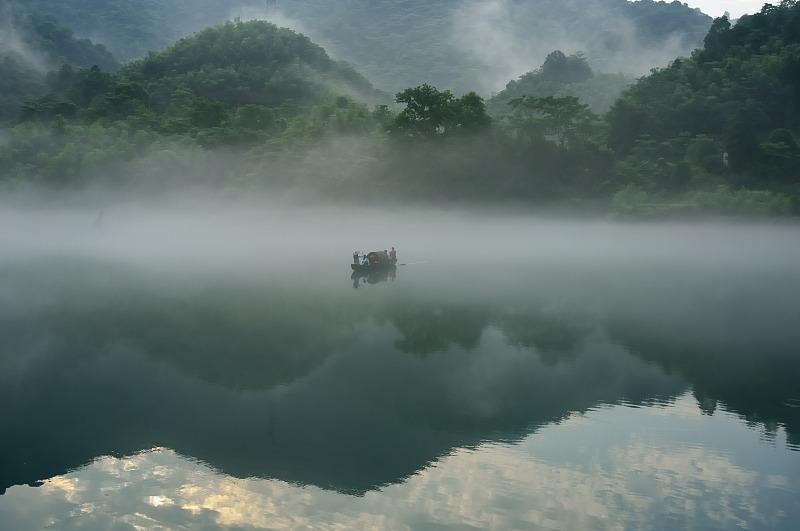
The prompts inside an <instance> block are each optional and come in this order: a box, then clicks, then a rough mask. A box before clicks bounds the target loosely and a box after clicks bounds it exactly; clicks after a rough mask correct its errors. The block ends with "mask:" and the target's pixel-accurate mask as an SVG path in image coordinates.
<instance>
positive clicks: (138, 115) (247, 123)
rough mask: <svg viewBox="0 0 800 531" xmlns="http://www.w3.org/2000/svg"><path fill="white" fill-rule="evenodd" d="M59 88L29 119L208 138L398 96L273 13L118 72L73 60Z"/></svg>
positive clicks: (263, 135) (230, 138) (339, 113)
mask: <svg viewBox="0 0 800 531" xmlns="http://www.w3.org/2000/svg"><path fill="white" fill-rule="evenodd" d="M51 86H52V87H53V89H54V90H53V93H51V94H49V95H47V96H46V97H43V98H40V99H37V100H33V101H29V102H28V103H27V104H26V105H25V106H24V107H23V109H22V116H23V118H24V119H25V120H26V121H37V122H49V121H51V120H56V121H58V120H63V119H66V120H69V121H75V122H78V123H96V122H100V123H103V124H106V125H108V124H111V123H115V122H126V123H127V124H129V125H132V126H134V127H136V128H138V129H149V130H151V131H154V132H157V133H160V134H168V135H174V134H181V135H182V134H188V135H190V136H192V137H194V138H196V139H197V140H199V141H200V142H201V143H203V144H204V145H211V144H218V143H220V142H222V143H226V144H228V145H233V144H235V145H251V144H252V143H255V142H264V141H265V140H267V139H270V138H274V137H276V136H281V135H282V134H284V133H286V132H287V131H289V132H290V133H291V132H292V131H294V133H295V134H296V136H303V135H305V134H306V132H307V131H308V130H309V129H313V130H316V129H320V128H324V127H325V126H324V124H320V123H315V124H313V125H310V123H311V122H313V121H314V120H315V119H316V118H319V119H320V120H322V121H324V122H327V121H330V120H333V121H337V123H339V124H340V125H342V126H343V127H345V125H346V124H348V123H352V122H354V121H355V122H357V121H358V120H359V116H362V115H368V110H367V107H366V105H364V104H380V103H388V101H389V100H390V99H391V98H390V97H389V96H388V95H387V94H384V93H382V92H380V91H378V90H376V89H375V88H373V87H372V85H371V84H370V83H369V81H367V80H366V79H365V78H364V77H363V76H361V75H360V74H358V72H356V71H355V70H354V69H353V68H352V67H350V66H348V65H347V64H345V63H340V62H337V61H334V60H332V59H331V58H330V57H329V56H328V55H327V53H325V50H323V49H322V48H320V47H319V46H317V45H316V44H314V43H313V42H311V41H310V40H309V39H308V38H307V37H305V36H303V35H300V34H298V33H295V32H294V31H292V30H289V29H285V28H278V27H277V26H275V25H273V24H270V23H268V22H264V21H250V22H241V21H237V22H226V23H225V24H222V25H220V26H216V27H213V28H208V29H205V30H203V31H201V32H199V33H196V34H195V35H192V36H191V37H186V38H184V39H181V40H180V41H178V42H177V43H176V44H174V45H173V46H171V47H170V48H168V49H166V50H164V51H162V52H151V53H150V54H149V55H148V56H147V57H146V58H144V59H140V60H138V61H134V62H131V63H129V64H127V65H125V66H124V67H123V68H122V69H121V70H120V71H119V72H118V73H116V74H112V73H109V72H104V71H103V70H102V69H99V68H97V67H94V68H91V69H87V70H81V71H75V70H73V69H67V68H65V69H62V70H61V71H60V72H58V74H57V75H55V76H53V78H52V80H51ZM315 109H318V112H317V111H315Z"/></svg>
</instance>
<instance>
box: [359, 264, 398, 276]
mask: <svg viewBox="0 0 800 531" xmlns="http://www.w3.org/2000/svg"><path fill="white" fill-rule="evenodd" d="M396 267H397V262H390V263H388V264H370V265H362V264H350V269H352V270H353V271H355V272H356V273H371V272H373V271H389V270H390V269H395V268H396Z"/></svg>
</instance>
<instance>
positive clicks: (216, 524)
mask: <svg viewBox="0 0 800 531" xmlns="http://www.w3.org/2000/svg"><path fill="white" fill-rule="evenodd" d="M667 421H668V422H669V426H670V428H669V431H666V430H665V429H664V426H665V422H667ZM675 433H679V434H681V441H680V442H677V441H675V440H674V439H673V438H671V437H670V435H669V434H675ZM761 435H762V434H760V433H759V430H754V429H751V428H748V427H747V426H746V425H745V424H744V423H742V421H741V420H739V419H738V418H737V417H736V416H734V415H730V414H727V413H725V412H722V411H717V412H716V413H714V415H713V416H712V417H708V416H704V415H703V414H702V412H701V411H700V409H699V407H698V406H697V403H696V401H695V400H694V398H693V397H692V395H691V394H686V395H684V396H682V397H680V398H679V399H678V400H677V401H676V402H675V403H674V404H670V405H662V406H658V407H647V408H630V407H626V406H608V407H603V408H600V409H595V410H592V411H590V412H589V413H587V414H586V415H573V416H572V417H570V418H568V419H566V420H565V421H563V422H561V423H560V424H557V425H550V426H546V427H544V428H542V429H540V430H539V431H538V432H536V433H534V434H533V435H530V436H529V437H527V438H526V439H525V440H523V441H522V442H521V443H519V444H517V445H503V444H497V443H495V444H489V445H485V446H482V447H481V448H479V449H477V450H465V449H462V450H458V451H456V452H454V453H453V454H452V455H450V456H448V457H446V458H444V459H442V460H440V461H438V462H437V463H435V464H434V465H433V466H431V467H428V468H427V469H425V470H422V471H420V472H419V473H417V474H416V475H414V476H413V477H411V478H409V479H408V480H407V481H405V482H403V483H402V484H397V485H391V486H388V487H385V488H383V489H381V490H380V491H371V492H368V493H367V494H366V495H365V496H363V497H352V496H348V495H344V494H340V493H337V492H332V491H326V490H323V489H320V488H317V487H300V486H295V485H290V484H287V483H284V482H281V481H275V480H262V479H236V478H233V477H230V476H227V475H224V474H220V473H218V472H216V471H214V470H212V469H210V468H208V467H206V466H204V465H201V464H198V463H196V462H194V461H191V460H188V459H185V458H183V457H181V456H179V455H177V454H176V453H174V452H173V451H171V450H168V449H155V450H152V451H149V452H145V453H142V454H139V455H135V456H131V457H127V458H124V459H115V458H111V457H105V458H100V459H98V460H96V461H95V462H94V463H92V464H91V465H89V466H86V467H84V468H82V469H80V470H77V471H75V472H73V473H70V474H67V475H64V476H59V477H55V478H52V479H50V480H48V481H46V482H45V484H44V485H43V486H42V487H40V488H31V487H14V488H11V489H9V491H8V492H7V493H6V495H5V496H3V497H2V498H0V521H3V522H5V523H6V525H9V526H10V527H8V528H9V529H16V530H20V531H24V530H28V529H40V528H42V527H45V526H51V527H55V528H59V529H74V528H77V527H80V528H81V529H98V530H99V529H108V528H111V527H112V526H118V527H120V528H126V527H130V528H141V529H153V528H158V527H166V528H174V527H181V526H188V527H190V528H203V529H232V528H240V527H254V528H270V529H309V528H314V529H333V528H359V529H365V528H371V529H392V530H395V529H419V528H425V527H437V526H441V527H445V528H447V527H452V528H460V529H463V528H464V527H465V526H473V527H475V528H483V529H510V528H526V529H527V528H550V529H622V528H654V529H659V528H661V527H672V528H682V527H685V526H688V525H690V524H692V525H694V526H695V527H697V528H704V529H730V528H733V527H739V526H742V527H750V528H774V529H789V528H790V526H791V524H792V522H796V521H797V518H798V517H800V502H798V500H799V499H800V497H798V496H797V493H798V492H800V455H798V453H797V452H791V451H788V450H787V448H786V440H785V434H784V433H783V432H782V430H781V429H778V431H777V432H776V433H775V434H773V437H772V440H771V444H764V441H763V437H762V436H761ZM489 486H491V487H489Z"/></svg>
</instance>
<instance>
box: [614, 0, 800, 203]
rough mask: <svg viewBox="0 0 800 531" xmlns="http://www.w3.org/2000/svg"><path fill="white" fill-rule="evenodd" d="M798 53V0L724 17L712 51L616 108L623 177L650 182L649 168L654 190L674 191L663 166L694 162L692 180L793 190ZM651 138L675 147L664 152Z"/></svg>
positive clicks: (636, 89)
mask: <svg viewBox="0 0 800 531" xmlns="http://www.w3.org/2000/svg"><path fill="white" fill-rule="evenodd" d="M798 58H800V5H798V4H797V3H796V2H795V1H794V0H787V1H783V2H781V4H780V5H778V6H770V5H767V6H765V7H764V8H763V9H762V10H761V12H760V13H757V14H755V15H750V16H745V17H742V18H741V19H740V20H739V21H738V22H737V23H736V25H733V26H732V25H731V24H730V22H729V21H728V20H727V19H726V18H721V19H717V20H716V21H715V22H714V24H713V26H712V28H711V30H710V31H709V33H708V36H707V37H706V40H705V48H704V49H702V50H698V51H697V52H695V53H694V54H693V55H692V57H691V58H688V59H678V60H676V61H674V62H673V63H672V64H671V65H670V66H669V67H667V68H664V69H661V70H656V71H654V72H653V73H652V74H651V75H650V76H647V77H645V78H643V79H641V80H640V81H639V82H638V83H636V84H635V85H634V86H632V87H631V88H630V89H628V90H627V91H626V92H625V94H624V95H623V96H622V97H621V98H620V100H619V101H617V102H616V103H615V104H614V106H613V107H612V108H611V110H610V112H609V113H608V116H607V121H608V125H609V133H608V135H609V138H608V141H609V144H610V146H611V147H612V148H613V149H614V150H615V151H616V153H617V155H618V157H619V160H620V161H621V162H620V167H619V175H620V178H621V180H622V181H623V182H625V181H629V182H639V183H641V181H642V179H641V178H640V177H641V176H642V175H643V174H645V173H650V175H651V178H650V181H651V182H650V184H648V185H647V187H648V188H650V189H652V190H655V189H658V188H660V191H662V192H663V191H667V190H674V189H675V182H674V180H671V179H670V177H669V176H668V175H666V174H665V172H664V171H663V170H664V168H667V167H671V168H673V169H674V168H676V167H678V166H680V165H681V164H683V163H685V164H688V166H689V168H688V169H689V173H690V181H692V182H696V181H698V179H699V180H701V181H704V182H705V183H706V184H711V183H713V182H714V181H716V182H717V183H718V184H724V183H727V184H728V185H731V186H734V187H738V186H746V187H748V188H756V189H758V188H767V189H769V188H776V189H783V190H786V191H791V187H795V186H797V185H800V179H798V177H800V175H798V172H797V170H795V168H796V163H797V158H796V157H797V154H796V152H795V150H794V148H793V147H792V145H793V139H794V136H793V133H792V131H797V130H798V129H800V75H798V73H797V72H798V71H800V61H798ZM776 130H777V131H781V132H780V133H775V136H773V132H774V131H776ZM691 138H694V139H695V140H694V141H692V142H686V139H691ZM648 143H650V144H648ZM643 145H670V146H673V148H674V149H671V150H668V151H669V152H664V153H659V154H655V153H654V152H653V151H652V150H643V149H642V146H643ZM720 161H724V162H725V164H720ZM667 173H669V172H667ZM653 176H655V178H653Z"/></svg>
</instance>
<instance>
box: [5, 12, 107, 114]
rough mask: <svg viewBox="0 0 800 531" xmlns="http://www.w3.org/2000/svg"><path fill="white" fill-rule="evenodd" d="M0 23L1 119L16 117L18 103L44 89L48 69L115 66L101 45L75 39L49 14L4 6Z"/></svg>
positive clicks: (38, 93)
mask: <svg viewBox="0 0 800 531" xmlns="http://www.w3.org/2000/svg"><path fill="white" fill-rule="evenodd" d="M3 14H4V15H6V17H7V20H6V21H5V22H4V23H3V24H2V26H0V122H2V121H8V120H11V119H13V118H15V117H16V115H17V112H18V110H19V107H20V105H21V104H22V102H23V101H25V100H26V99H30V98H34V97H36V96H39V95H41V94H43V93H44V92H46V90H47V82H46V81H47V72H48V71H50V70H53V69H58V68H60V67H62V66H64V65H70V66H73V67H76V68H87V67H91V66H94V65H99V66H100V67H102V68H104V69H108V70H114V69H116V68H117V67H118V64H117V62H116V61H115V60H114V57H113V56H112V55H111V54H110V53H109V52H108V50H106V49H105V47H103V46H102V45H98V44H94V43H92V42H91V41H89V40H87V39H77V38H75V36H74V35H73V34H72V31H70V30H69V29H67V28H64V27H62V26H60V25H58V24H57V23H56V21H55V20H53V19H51V18H49V17H42V16H39V15H32V14H28V13H26V12H24V11H22V10H19V9H13V10H12V9H6V10H5V11H4V13H3Z"/></svg>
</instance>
